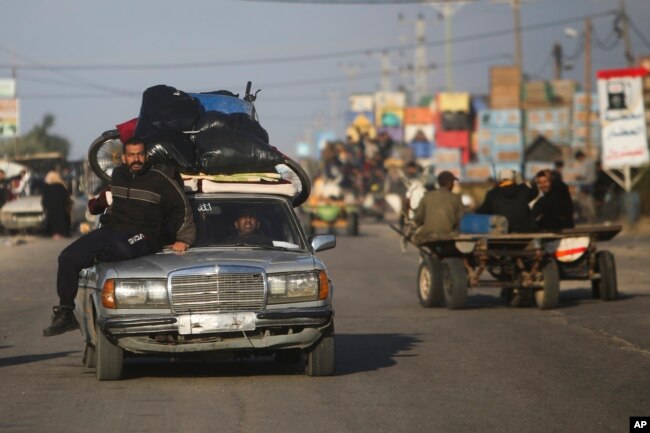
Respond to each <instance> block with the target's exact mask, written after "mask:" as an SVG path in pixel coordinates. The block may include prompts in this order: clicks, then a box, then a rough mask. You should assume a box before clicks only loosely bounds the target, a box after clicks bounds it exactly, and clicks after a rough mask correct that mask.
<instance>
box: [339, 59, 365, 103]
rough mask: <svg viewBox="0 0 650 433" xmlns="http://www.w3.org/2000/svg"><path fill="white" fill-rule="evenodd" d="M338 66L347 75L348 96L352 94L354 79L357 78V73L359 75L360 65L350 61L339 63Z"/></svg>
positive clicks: (354, 84)
mask: <svg viewBox="0 0 650 433" xmlns="http://www.w3.org/2000/svg"><path fill="white" fill-rule="evenodd" d="M338 67H339V68H341V69H343V72H344V73H345V75H346V76H347V78H348V79H347V92H348V96H350V95H352V93H354V88H355V86H356V83H355V80H356V78H357V75H359V71H360V70H361V66H359V65H356V64H350V63H339V64H338Z"/></svg>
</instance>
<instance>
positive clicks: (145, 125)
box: [135, 84, 203, 137]
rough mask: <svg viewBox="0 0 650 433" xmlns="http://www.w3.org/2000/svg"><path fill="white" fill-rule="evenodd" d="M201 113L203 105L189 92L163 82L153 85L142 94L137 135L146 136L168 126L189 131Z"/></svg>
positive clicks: (136, 129)
mask: <svg viewBox="0 0 650 433" xmlns="http://www.w3.org/2000/svg"><path fill="white" fill-rule="evenodd" d="M201 114H203V106H202V105H201V103H200V102H199V101H198V100H196V99H195V98H193V97H192V96H190V95H188V94H187V93H185V92H182V91H180V90H176V89H175V88H173V87H170V86H165V85H162V84H161V85H158V86H153V87H150V88H148V89H147V90H145V91H144V93H143V94H142V105H141V107H140V116H139V117H138V124H137V126H136V128H135V136H136V137H144V136H145V135H148V134H151V133H152V132H156V131H158V130H160V129H166V128H171V129H175V130H177V131H188V130H191V129H192V128H193V127H194V124H195V123H196V121H197V120H198V118H199V116H200V115H201Z"/></svg>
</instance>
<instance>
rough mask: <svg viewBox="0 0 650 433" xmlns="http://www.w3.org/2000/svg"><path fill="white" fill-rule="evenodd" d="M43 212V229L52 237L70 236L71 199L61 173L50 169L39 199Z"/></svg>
mask: <svg viewBox="0 0 650 433" xmlns="http://www.w3.org/2000/svg"><path fill="white" fill-rule="evenodd" d="M41 204H42V205H43V212H44V213H45V231H46V233H47V234H49V235H51V236H52V238H53V239H60V238H62V237H68V236H70V212H71V204H72V201H71V199H70V193H69V192H68V189H67V188H66V187H65V183H64V182H63V179H62V178H61V175H60V174H59V173H57V172H56V171H50V172H49V173H47V176H45V185H44V186H43V195H42V199H41Z"/></svg>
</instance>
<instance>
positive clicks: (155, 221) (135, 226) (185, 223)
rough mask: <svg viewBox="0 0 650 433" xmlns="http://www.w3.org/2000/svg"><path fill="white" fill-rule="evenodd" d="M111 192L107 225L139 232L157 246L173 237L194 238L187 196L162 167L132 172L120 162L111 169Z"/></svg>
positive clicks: (190, 240)
mask: <svg viewBox="0 0 650 433" xmlns="http://www.w3.org/2000/svg"><path fill="white" fill-rule="evenodd" d="M111 194H112V195H113V204H112V205H111V215H110V218H109V219H108V221H107V222H106V224H105V227H106V228H107V229H109V230H119V231H136V232H140V233H142V234H144V235H145V237H146V238H147V239H148V240H149V241H150V242H151V243H152V244H153V245H154V246H155V247H156V248H157V249H161V248H162V246H163V245H165V244H169V243H173V242H175V241H182V242H185V243H187V244H189V245H191V244H192V243H193V242H194V239H195V235H196V231H195V227H194V219H193V216H192V210H191V208H190V204H189V202H188V200H187V197H186V196H185V193H184V192H183V190H182V188H181V187H180V185H179V184H178V183H177V182H176V181H174V180H173V179H172V178H170V177H169V176H168V175H166V174H165V173H163V172H162V171H160V170H158V169H155V168H150V167H148V166H146V165H145V167H144V168H143V169H142V171H140V172H136V173H132V172H131V171H130V170H129V169H128V167H127V166H126V165H121V166H119V167H117V168H115V170H113V175H112V176H111Z"/></svg>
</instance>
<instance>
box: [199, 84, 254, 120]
mask: <svg viewBox="0 0 650 433" xmlns="http://www.w3.org/2000/svg"><path fill="white" fill-rule="evenodd" d="M190 96H192V97H194V98H196V99H197V100H198V101H199V103H200V104H201V105H202V106H203V109H204V110H205V111H218V112H220V113H226V114H231V113H246V114H248V115H249V116H251V117H253V112H254V108H253V104H252V103H251V102H249V101H245V100H243V99H239V95H236V94H234V93H232V92H229V91H227V90H217V91H216V92H206V93H190Z"/></svg>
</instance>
